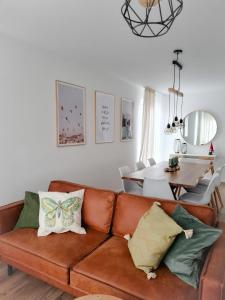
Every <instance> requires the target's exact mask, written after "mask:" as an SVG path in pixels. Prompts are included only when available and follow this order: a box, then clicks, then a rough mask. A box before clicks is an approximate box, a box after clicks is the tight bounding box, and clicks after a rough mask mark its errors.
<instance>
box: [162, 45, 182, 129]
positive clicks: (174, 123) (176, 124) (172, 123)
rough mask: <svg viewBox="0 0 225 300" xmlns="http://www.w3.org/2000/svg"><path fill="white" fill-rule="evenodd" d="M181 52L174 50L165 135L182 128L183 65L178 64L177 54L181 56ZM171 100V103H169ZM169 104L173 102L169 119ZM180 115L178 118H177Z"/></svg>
mask: <svg viewBox="0 0 225 300" xmlns="http://www.w3.org/2000/svg"><path fill="white" fill-rule="evenodd" d="M182 52H183V51H182V50H174V53H175V54H176V60H173V87H172V88H169V89H168V91H169V108H168V124H167V126H166V128H165V134H172V133H176V132H177V130H178V129H181V128H182V127H183V126H184V120H183V102H184V94H183V93H182V92H181V90H180V88H181V70H182V69H183V65H182V64H181V63H180V62H179V54H181V53H182ZM177 70H178V86H177V85H176V82H177V80H176V79H177V76H176V74H177V72H176V71H177ZM171 98H173V99H172V101H171ZM171 102H173V104H172V107H173V115H172V119H171ZM179 107H180V111H179ZM179 113H180V117H179V116H178V115H179Z"/></svg>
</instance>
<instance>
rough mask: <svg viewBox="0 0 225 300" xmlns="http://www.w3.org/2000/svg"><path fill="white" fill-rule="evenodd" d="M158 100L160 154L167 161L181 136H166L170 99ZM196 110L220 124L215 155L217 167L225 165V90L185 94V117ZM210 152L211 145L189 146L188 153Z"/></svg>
mask: <svg viewBox="0 0 225 300" xmlns="http://www.w3.org/2000/svg"><path fill="white" fill-rule="evenodd" d="M157 100H158V101H157V105H158V107H159V111H160V115H159V117H158V121H157V122H158V123H159V124H160V125H159V126H158V134H157V135H158V139H159V147H158V148H159V150H158V151H159V152H160V159H161V160H165V159H168V157H169V154H170V153H173V143H174V139H175V138H180V135H179V134H177V135H171V136H166V135H164V133H163V130H164V128H165V126H166V123H167V113H168V110H167V106H168V99H167V97H166V96H162V97H161V98H158V99H157ZM194 110H205V111H208V112H209V113H211V114H212V115H213V116H214V117H215V119H216V121H217V124H218V132H217V135H216V137H215V139H214V140H213V144H214V147H215V153H216V155H217V160H216V166H218V165H220V164H222V163H225V89H224V90H221V91H215V92H211V93H209V92H207V93H198V94H197V93H195V94H185V98H184V116H185V115H187V114H188V113H190V112H192V111H194ZM162 124H163V125H162ZM208 152H209V145H205V146H199V147H195V146H191V145H188V153H194V154H208ZM224 180H225V177H224Z"/></svg>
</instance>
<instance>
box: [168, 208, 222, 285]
mask: <svg viewBox="0 0 225 300" xmlns="http://www.w3.org/2000/svg"><path fill="white" fill-rule="evenodd" d="M172 218H173V219H174V221H175V222H177V223H178V224H179V225H180V226H182V227H183V228H184V229H187V228H192V229H193V236H192V238H191V239H188V240H187V239H185V237H184V236H183V235H179V236H178V237H177V239H176V241H175V242H174V244H173V245H172V247H171V248H170V250H169V252H168V253H167V255H166V256H165V258H164V263H165V265H166V266H167V267H168V268H169V270H170V271H171V272H172V273H174V274H175V275H176V276H177V277H179V278H180V279H181V280H183V281H184V282H186V283H187V284H189V285H191V286H193V287H194V288H198V285H199V278H200V275H201V270H202V266H203V263H204V260H205V256H206V254H207V250H208V248H209V247H210V246H211V245H212V244H213V243H214V242H215V241H216V240H217V239H218V238H219V236H220V235H221V233H222V231H221V230H219V229H217V228H214V227H210V226H208V225H206V224H204V223H202V222H201V221H200V220H198V219H197V218H196V217H194V216H192V215H190V214H189V213H188V212H187V211H186V210H185V209H184V208H183V207H182V206H180V205H177V206H176V208H175V210H174V212H173V214H172Z"/></svg>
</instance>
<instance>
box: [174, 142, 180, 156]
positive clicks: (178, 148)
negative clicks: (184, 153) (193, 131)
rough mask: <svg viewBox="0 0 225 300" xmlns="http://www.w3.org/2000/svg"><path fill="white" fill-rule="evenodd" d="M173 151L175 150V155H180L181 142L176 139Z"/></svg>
mask: <svg viewBox="0 0 225 300" xmlns="http://www.w3.org/2000/svg"><path fill="white" fill-rule="evenodd" d="M173 148H174V149H173V150H174V153H177V154H178V153H180V152H181V141H180V139H175V140H174V145H173Z"/></svg>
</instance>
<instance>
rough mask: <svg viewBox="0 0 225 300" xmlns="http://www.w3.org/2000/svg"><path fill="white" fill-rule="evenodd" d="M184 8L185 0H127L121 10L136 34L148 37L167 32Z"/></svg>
mask: <svg viewBox="0 0 225 300" xmlns="http://www.w3.org/2000/svg"><path fill="white" fill-rule="evenodd" d="M182 8H183V0H125V3H124V4H123V6H122V8H121V12H122V15H123V17H124V18H125V20H126V22H127V24H128V25H129V26H130V28H131V30H132V32H133V33H134V34H135V35H137V36H140V37H145V38H148V37H158V36H161V35H164V34H166V33H167V32H168V31H169V29H170V28H171V26H172V24H173V22H174V20H175V18H176V17H177V16H178V15H179V14H180V13H181V11H182Z"/></svg>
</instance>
